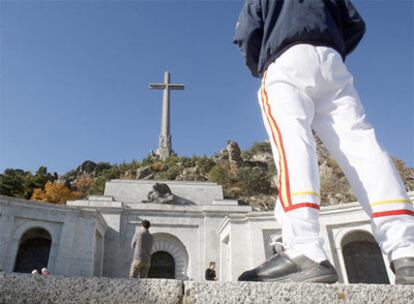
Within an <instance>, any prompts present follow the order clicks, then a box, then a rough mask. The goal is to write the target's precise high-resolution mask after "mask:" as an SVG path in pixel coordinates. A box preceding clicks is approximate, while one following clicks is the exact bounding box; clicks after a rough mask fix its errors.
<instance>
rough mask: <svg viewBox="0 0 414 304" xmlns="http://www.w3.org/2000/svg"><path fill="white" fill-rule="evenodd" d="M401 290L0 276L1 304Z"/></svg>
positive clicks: (368, 296)
mask: <svg viewBox="0 0 414 304" xmlns="http://www.w3.org/2000/svg"><path fill="white" fill-rule="evenodd" d="M413 301H414V288H413V287H412V286H403V285H374V284H371V285H365V284H354V285H343V284H333V285H324V284H299V283H248V282H242V283H241V282H228V283H218V282H196V281H184V282H183V281H177V280H148V279H147V280H136V279H106V278H75V277H73V278H68V277H60V276H53V275H51V276H48V277H43V276H42V275H36V276H32V275H21V274H20V275H18V274H5V273H0V304H9V303H13V304H20V303H31V304H43V303H45V304H46V303H47V304H52V303H59V304H69V303H70V304H72V303H74V304H75V303H76V304H84V303H85V304H86V303H87V304H91V303H94V304H106V303H108V304H109V303H123V304H130V303H131V304H132V303H142V304H152V303H154V304H155V303H157V304H158V303H161V304H169V303H171V304H179V303H183V304H215V303H217V304H236V303H237V304H238V303H243V304H247V303H251V304H256V303H257V304H279V303H290V304H296V303H303V304H305V303H306V304H308V303H318V304H335V303H338V304H361V303H365V304H374V303H375V304H380V303H384V304H390V303H393V304H406V303H413Z"/></svg>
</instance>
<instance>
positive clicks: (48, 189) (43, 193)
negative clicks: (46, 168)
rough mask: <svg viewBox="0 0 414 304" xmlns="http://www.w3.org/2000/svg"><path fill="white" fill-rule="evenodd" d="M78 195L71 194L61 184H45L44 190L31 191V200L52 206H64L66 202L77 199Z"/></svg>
mask: <svg viewBox="0 0 414 304" xmlns="http://www.w3.org/2000/svg"><path fill="white" fill-rule="evenodd" d="M78 197H79V194H78V193H76V192H72V191H71V190H70V189H69V188H68V187H65V185H63V184H59V183H56V184H55V183H51V182H47V183H46V185H45V189H44V190H43V189H41V188H36V189H35V190H34V191H33V195H32V198H31V199H32V200H36V201H42V202H47V203H53V204H65V203H66V201H68V200H73V199H77V198H78Z"/></svg>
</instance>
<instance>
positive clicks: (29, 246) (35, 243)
mask: <svg viewBox="0 0 414 304" xmlns="http://www.w3.org/2000/svg"><path fill="white" fill-rule="evenodd" d="M51 247H52V236H51V234H50V233H49V232H48V231H47V230H46V229H44V228H39V227H35V228H32V229H29V230H27V231H26V232H25V233H24V234H23V235H22V237H21V239H20V241H19V247H18V251H17V255H16V259H15V265H14V268H13V271H15V272H23V273H30V272H31V271H32V270H33V269H37V270H38V271H39V272H40V270H41V269H42V268H43V267H47V266H48V263H49V257H50V250H51Z"/></svg>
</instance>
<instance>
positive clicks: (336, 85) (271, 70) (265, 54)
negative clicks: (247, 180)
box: [234, 0, 414, 284]
mask: <svg viewBox="0 0 414 304" xmlns="http://www.w3.org/2000/svg"><path fill="white" fill-rule="evenodd" d="M364 33H365V23H364V21H363V19H362V17H361V16H360V14H359V13H358V11H357V10H356V8H355V7H354V5H353V4H352V3H351V1H349V0H246V1H245V4H244V7H243V9H242V11H241V13H240V17H239V20H238V23H237V26H236V33H235V37H234V43H235V44H237V45H238V46H239V48H240V50H241V52H242V55H243V56H244V58H245V61H246V64H247V66H248V68H249V69H250V71H251V73H252V74H253V76H255V77H261V79H262V85H261V88H260V89H259V91H258V97H259V103H260V107H261V110H262V115H263V121H264V124H265V127H266V131H267V133H268V135H269V138H270V142H271V145H272V150H273V155H274V159H275V163H276V167H277V169H278V200H277V203H276V207H275V216H276V219H277V220H278V222H279V223H280V224H281V226H282V237H283V243H284V246H283V250H281V251H280V252H278V253H277V254H275V255H273V256H272V257H271V258H270V259H269V260H267V261H265V262H264V263H263V264H262V265H260V266H258V267H256V268H254V269H252V270H249V271H245V272H243V273H242V274H241V275H240V277H239V280H241V281H297V282H300V281H307V282H320V283H334V282H336V281H337V274H336V271H335V268H334V267H333V266H332V264H331V263H330V262H329V260H328V257H327V255H326V253H325V251H324V248H323V239H322V238H321V237H320V235H319V230H320V225H319V209H320V194H319V190H320V189H319V188H320V184H319V172H318V161H317V156H316V143H315V139H314V137H313V133H312V132H313V131H314V132H315V133H316V134H317V135H318V136H319V138H320V139H321V140H322V142H323V143H324V145H325V147H326V148H327V149H328V150H329V151H330V153H331V154H332V156H333V157H334V158H335V159H336V160H337V162H338V163H339V165H340V166H341V168H342V170H343V171H344V173H345V175H346V176H347V178H348V180H349V182H350V184H351V186H352V188H353V190H354V192H355V194H356V195H357V197H358V201H359V203H360V204H361V205H362V207H363V209H364V210H365V211H366V212H367V214H368V215H369V217H370V218H371V223H372V230H373V234H374V237H375V239H376V240H377V242H378V243H379V245H380V247H381V249H382V250H383V252H384V253H385V254H386V255H387V256H388V258H389V261H390V263H391V268H392V269H393V271H394V272H395V274H396V283H400V284H414V208H413V203H412V202H411V201H410V199H409V198H408V196H407V193H406V191H405V187H404V185H403V183H402V181H401V178H400V176H399V174H398V172H397V170H396V169H395V166H394V164H393V162H392V160H391V158H390V157H389V156H388V155H387V153H386V152H385V151H384V150H383V149H382V148H381V147H380V145H379V144H378V142H377V139H376V136H375V131H374V129H373V127H372V126H371V125H370V124H369V123H368V121H367V119H366V115H365V112H364V109H363V106H362V104H361V102H360V100H359V97H358V94H357V92H356V90H355V88H354V86H353V77H352V75H351V73H350V72H349V71H348V69H347V68H346V66H345V64H344V61H345V59H346V57H347V56H348V55H349V54H350V53H351V52H352V51H354V50H355V48H356V47H357V45H358V43H359V42H360V41H361V39H362V37H363V35H364Z"/></svg>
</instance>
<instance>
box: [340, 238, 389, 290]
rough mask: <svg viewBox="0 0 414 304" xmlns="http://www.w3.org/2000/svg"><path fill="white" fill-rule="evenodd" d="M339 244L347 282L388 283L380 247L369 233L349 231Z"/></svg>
mask: <svg viewBox="0 0 414 304" xmlns="http://www.w3.org/2000/svg"><path fill="white" fill-rule="evenodd" d="M341 245H342V253H343V257H344V262H345V268H346V273H347V275H348V282H349V283H373V284H389V283H390V280H389V278H388V275H387V271H386V269H385V264H384V259H383V257H382V253H381V249H380V247H379V246H378V243H377V242H376V241H375V239H374V237H373V236H372V235H371V234H370V233H368V232H365V231H355V232H351V233H349V234H347V235H346V236H345V237H344V239H343V240H342V244H341Z"/></svg>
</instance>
